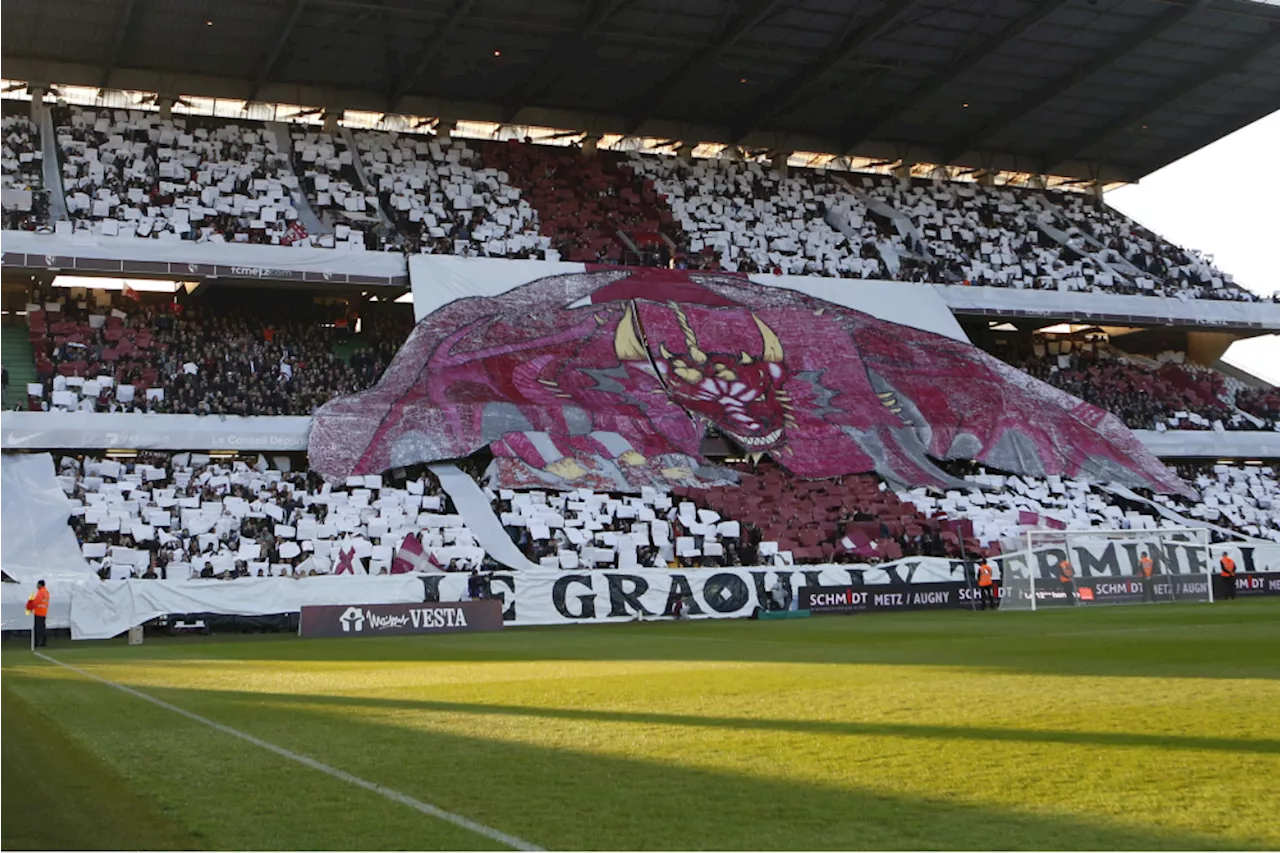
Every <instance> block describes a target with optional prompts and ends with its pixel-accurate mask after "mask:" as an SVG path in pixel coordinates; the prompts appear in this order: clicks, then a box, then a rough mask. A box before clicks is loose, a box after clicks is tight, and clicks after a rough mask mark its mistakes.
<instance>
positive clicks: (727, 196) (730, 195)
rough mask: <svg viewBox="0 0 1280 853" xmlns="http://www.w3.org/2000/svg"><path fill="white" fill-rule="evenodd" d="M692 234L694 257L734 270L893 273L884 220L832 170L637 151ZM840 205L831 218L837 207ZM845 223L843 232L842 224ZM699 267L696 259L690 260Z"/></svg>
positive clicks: (634, 159)
mask: <svg viewBox="0 0 1280 853" xmlns="http://www.w3.org/2000/svg"><path fill="white" fill-rule="evenodd" d="M629 166H630V167H631V169H632V170H633V171H634V172H636V173H637V174H639V175H643V176H645V177H646V178H647V179H650V180H651V181H652V182H653V186H654V187H656V189H657V191H658V192H659V193H660V194H661V195H662V196H663V198H664V199H665V201H666V203H667V205H669V207H670V208H671V213H672V214H673V216H674V221H675V224H678V225H679V226H680V228H681V229H682V230H683V232H684V234H685V235H687V237H688V241H689V242H688V256H689V257H690V258H698V257H701V259H702V260H701V264H702V265H706V266H711V265H713V264H718V266H719V267H720V268H723V269H725V270H729V271H733V272H747V273H765V272H777V273H782V274H786V275H822V276H835V277H844V278H885V277H887V276H886V275H885V273H884V268H883V265H882V262H881V260H880V256H879V253H878V251H877V249H876V245H875V240H876V238H877V237H878V236H879V227H878V225H877V224H876V223H875V222H874V221H872V220H870V219H869V218H867V217H866V216H865V213H866V211H865V208H864V207H862V206H861V204H860V203H858V202H857V200H856V199H854V197H853V196H851V195H850V194H849V193H848V192H847V191H845V190H844V189H843V188H842V187H840V186H839V185H838V184H837V183H835V181H834V180H832V179H831V178H829V177H827V176H826V175H825V174H823V173H821V172H816V171H797V172H796V173H795V174H793V175H790V176H788V175H785V174H782V173H780V172H778V171H776V170H774V169H772V168H770V167H769V166H768V165H766V164H763V163H759V162H754V161H730V160H719V159H716V160H710V159H706V160H685V159H682V158H678V157H653V156H645V155H641V154H632V155H631V159H630V161H629ZM835 208H838V209H839V210H840V216H839V218H838V219H837V218H836V217H831V218H832V220H833V221H836V222H837V224H838V225H839V226H841V227H837V225H833V224H831V222H829V221H828V218H829V216H828V212H829V209H832V210H834V209H835ZM842 229H843V230H842ZM690 265H691V266H694V265H696V264H690Z"/></svg>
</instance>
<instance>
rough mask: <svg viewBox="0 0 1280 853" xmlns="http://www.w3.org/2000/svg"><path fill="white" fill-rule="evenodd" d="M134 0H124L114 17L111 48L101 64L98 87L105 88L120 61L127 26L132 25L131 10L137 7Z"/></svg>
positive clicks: (127, 32)
mask: <svg viewBox="0 0 1280 853" xmlns="http://www.w3.org/2000/svg"><path fill="white" fill-rule="evenodd" d="M137 5H138V4H137V2H136V0H124V3H123V5H121V7H120V16H119V18H117V19H116V31H115V34H114V35H113V36H112V38H111V50H110V52H109V53H108V54H107V63H106V65H104V66H102V79H101V80H100V81H99V82H98V88H99V89H105V88H107V84H108V83H110V82H111V72H112V71H115V70H116V63H118V62H119V61H120V50H121V48H123V47H124V40H125V37H126V36H128V35H129V28H130V27H131V26H133V10H134V8H135V7H137Z"/></svg>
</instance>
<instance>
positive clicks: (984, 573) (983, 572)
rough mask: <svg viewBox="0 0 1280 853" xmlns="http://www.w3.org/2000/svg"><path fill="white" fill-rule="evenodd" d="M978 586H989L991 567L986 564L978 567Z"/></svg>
mask: <svg viewBox="0 0 1280 853" xmlns="http://www.w3.org/2000/svg"><path fill="white" fill-rule="evenodd" d="M978 586H991V566H989V565H987V564H986V563H983V564H982V565H981V566H978Z"/></svg>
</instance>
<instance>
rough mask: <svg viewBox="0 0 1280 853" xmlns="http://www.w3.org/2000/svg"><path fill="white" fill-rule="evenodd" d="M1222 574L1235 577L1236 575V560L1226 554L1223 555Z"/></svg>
mask: <svg viewBox="0 0 1280 853" xmlns="http://www.w3.org/2000/svg"><path fill="white" fill-rule="evenodd" d="M1222 576H1223V577H1224V578H1233V577H1235V576H1236V561H1235V560H1233V559H1231V558H1230V557H1228V556H1227V555H1226V554H1223V555H1222Z"/></svg>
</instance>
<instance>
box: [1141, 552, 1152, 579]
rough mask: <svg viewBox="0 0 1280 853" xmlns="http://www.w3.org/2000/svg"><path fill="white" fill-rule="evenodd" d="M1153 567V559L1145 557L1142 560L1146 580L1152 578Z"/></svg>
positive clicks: (1143, 574)
mask: <svg viewBox="0 0 1280 853" xmlns="http://www.w3.org/2000/svg"><path fill="white" fill-rule="evenodd" d="M1152 567H1153V563H1152V562H1151V558H1150V557H1143V558H1142V576H1143V577H1144V578H1149V577H1151V570H1152Z"/></svg>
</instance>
